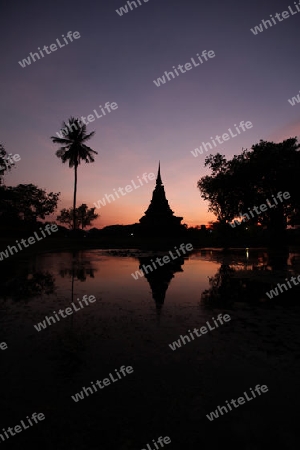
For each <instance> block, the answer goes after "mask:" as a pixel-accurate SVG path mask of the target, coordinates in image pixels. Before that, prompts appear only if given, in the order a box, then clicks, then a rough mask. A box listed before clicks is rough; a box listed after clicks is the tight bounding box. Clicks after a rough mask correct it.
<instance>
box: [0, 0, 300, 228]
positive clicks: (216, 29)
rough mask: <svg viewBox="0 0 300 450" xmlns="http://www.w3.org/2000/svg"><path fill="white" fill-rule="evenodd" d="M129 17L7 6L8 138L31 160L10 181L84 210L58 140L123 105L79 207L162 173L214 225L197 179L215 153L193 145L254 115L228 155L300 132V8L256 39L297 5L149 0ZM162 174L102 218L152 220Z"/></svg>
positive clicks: (178, 202)
mask: <svg viewBox="0 0 300 450" xmlns="http://www.w3.org/2000/svg"><path fill="white" fill-rule="evenodd" d="M140 1H141V3H142V6H139V7H138V8H136V9H134V10H132V11H130V12H128V13H127V14H124V15H123V16H119V15H118V14H117V13H116V11H115V10H116V9H117V8H120V7H121V6H123V5H124V4H125V0H110V1H109V2H95V1H91V0H87V1H85V2H79V1H60V2H53V1H51V2H50V1H48V0H44V1H43V2H42V3H41V2H37V1H35V0H33V1H31V2H24V3H23V2H7V1H4V2H3V3H4V4H5V6H4V7H3V6H2V25H1V29H2V37H1V41H0V50H1V55H2V64H1V80H2V83H1V87H0V90H1V91H0V92H1V99H2V105H1V106H2V108H1V121H0V131H1V132H0V142H1V143H2V144H3V145H4V147H5V148H6V150H7V152H8V153H13V154H14V153H18V154H20V156H21V161H20V162H18V163H16V167H15V168H14V169H13V170H12V172H11V173H10V174H8V175H7V176H6V177H5V183H6V184H7V185H16V184H18V183H33V184H36V185H37V186H39V187H41V188H45V189H46V190H47V191H54V192H58V191H60V192H61V202H60V203H59V208H58V210H59V209H61V208H63V207H70V206H71V205H72V195H73V180H74V173H73V170H71V169H69V168H68V165H66V164H64V165H63V164H62V163H61V161H60V159H58V158H57V157H56V156H55V151H56V149H57V148H58V147H57V146H56V145H54V144H52V141H51V139H50V136H52V135H55V133H56V132H57V131H59V130H60V128H61V125H62V121H63V120H67V119H68V118H69V117H70V116H71V115H73V116H77V117H81V116H87V115H89V114H92V113H93V110H94V109H96V110H97V112H98V113H100V108H99V105H100V104H101V105H102V106H103V105H104V104H105V103H106V102H116V103H117V104H118V109H116V110H115V111H112V112H111V113H109V114H107V115H106V116H104V117H102V118H100V119H96V120H95V121H94V122H93V123H90V124H88V126H87V129H88V131H93V130H95V131H96V135H95V137H94V138H93V139H92V140H91V141H90V146H91V147H92V148H93V149H94V150H96V151H98V156H96V161H95V163H94V164H90V165H86V164H82V165H81V166H80V167H79V180H78V205H79V204H81V203H87V204H88V205H89V206H90V207H92V206H93V203H94V202H97V200H98V199H101V198H103V197H104V196H105V194H110V193H113V189H118V188H119V187H123V188H124V187H125V186H126V185H128V184H130V181H131V180H132V179H133V180H137V176H139V177H141V176H142V175H143V173H144V172H147V173H150V172H154V173H155V175H156V173H157V166H158V160H159V159H160V161H161V173H162V180H163V183H164V185H165V190H166V194H167V198H168V200H169V203H170V206H171V208H172V209H173V210H174V212H175V214H176V215H178V216H183V217H184V220H183V222H185V223H187V224H189V225H191V226H195V225H200V224H205V223H207V222H208V221H209V220H214V216H213V215H212V214H209V213H207V207H208V204H207V203H206V202H203V201H202V200H201V198H200V193H199V191H198V190H197V187H196V184H197V180H199V178H200V177H201V176H203V175H205V174H207V173H209V172H208V170H207V169H205V168H204V159H205V154H204V155H201V156H198V157H197V158H195V157H194V156H192V154H191V150H194V149H195V148H196V147H199V146H200V144H201V142H202V141H206V142H207V141H210V137H215V136H216V135H217V134H218V135H222V134H223V133H225V132H226V131H227V130H228V128H232V129H234V124H239V123H240V122H241V121H245V122H246V121H251V122H252V124H253V128H252V129H250V130H247V131H246V132H242V133H241V134H240V135H239V136H237V137H235V138H232V139H230V140H229V141H227V142H225V143H224V144H223V145H218V147H217V148H215V149H214V150H212V151H211V153H216V152H220V153H222V154H225V155H226V156H227V157H232V156H233V155H234V154H238V153H240V152H241V150H242V148H250V147H251V146H252V145H253V144H255V143H257V142H258V141H259V140H260V139H266V140H274V141H280V140H282V139H284V138H288V137H291V136H297V135H298V134H299V123H300V104H298V105H297V104H296V105H295V106H291V105H290V104H289V103H288V99H289V98H292V97H293V96H296V95H297V94H298V92H299V90H300V78H299V66H300V64H299V50H298V47H299V37H300V36H299V34H300V33H299V30H300V13H297V14H294V15H292V16H291V17H289V18H287V19H285V20H283V21H282V22H280V23H277V24H276V25H274V26H273V27H271V28H269V29H266V30H264V31H263V32H262V33H258V34H257V35H254V34H253V33H252V32H251V31H250V28H254V27H255V26H256V25H259V24H260V22H261V20H262V19H265V20H266V19H268V18H270V14H272V15H273V16H275V14H276V13H277V12H278V13H281V12H283V11H284V10H287V11H288V6H291V7H292V8H293V10H294V11H296V9H295V6H294V2H293V1H292V0H287V1H286V0H280V1H278V0H272V1H271V0H265V1H264V2H261V1H257V0H254V1H251V2H240V1H237V0H236V1H234V0H216V1H214V2H208V3H207V4H206V3H204V2H199V1H197V0H184V1H183V0H182V1H179V0H149V1H148V2H147V3H144V2H143V0H140ZM68 31H72V32H75V31H78V32H79V33H80V35H81V37H80V38H79V39H77V40H74V41H73V42H72V43H69V44H68V45H65V46H64V47H63V48H58V49H57V51H55V52H51V53H50V54H49V55H46V54H45V53H44V54H45V57H44V58H41V59H40V60H37V61H36V62H32V63H31V64H30V65H29V66H26V67H25V68H22V67H21V66H20V64H19V63H18V61H22V60H23V59H24V58H26V57H28V56H29V53H30V52H37V51H38V47H40V48H43V47H44V45H47V46H50V45H51V44H52V43H55V41H56V39H60V42H62V43H63V42H64V41H63V39H62V35H63V34H64V35H66V34H67V32H68ZM203 50H207V51H209V50H213V51H214V52H215V55H216V56H215V58H213V59H209V60H208V61H207V62H205V63H203V64H202V65H200V66H198V67H193V68H192V69H191V70H190V71H188V72H186V73H184V74H180V75H179V76H178V77H176V78H175V79H174V80H171V81H168V82H167V83H166V84H165V85H162V86H160V87H156V86H155V84H154V83H153V80H155V79H157V78H158V77H161V76H162V75H163V73H164V72H165V71H171V70H172V66H174V65H175V66H176V67H177V66H178V64H182V65H184V64H186V63H187V62H191V58H195V59H196V58H197V57H196V55H197V53H200V54H201V53H202V51H203ZM153 188H154V181H152V182H151V183H149V184H144V185H143V186H142V187H141V188H140V189H136V190H133V192H131V193H128V194H127V195H126V196H124V197H122V198H120V199H117V200H116V201H115V202H112V203H110V204H108V205H106V206H104V207H101V209H99V210H97V212H98V213H99V214H100V215H101V217H100V218H99V219H98V220H97V222H96V223H95V225H96V226H98V227H100V228H102V227H103V226H105V225H109V224H129V223H134V222H138V220H139V218H140V217H141V216H142V215H143V213H144V211H145V210H146V209H147V207H148V204H149V202H150V200H151V195H152V190H153Z"/></svg>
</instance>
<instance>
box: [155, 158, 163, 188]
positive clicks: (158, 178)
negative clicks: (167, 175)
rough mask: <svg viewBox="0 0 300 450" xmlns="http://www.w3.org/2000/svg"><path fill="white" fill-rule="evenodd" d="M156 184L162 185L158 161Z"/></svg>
mask: <svg viewBox="0 0 300 450" xmlns="http://www.w3.org/2000/svg"><path fill="white" fill-rule="evenodd" d="M156 184H162V181H161V176H160V161H159V163H158V172H157V178H156Z"/></svg>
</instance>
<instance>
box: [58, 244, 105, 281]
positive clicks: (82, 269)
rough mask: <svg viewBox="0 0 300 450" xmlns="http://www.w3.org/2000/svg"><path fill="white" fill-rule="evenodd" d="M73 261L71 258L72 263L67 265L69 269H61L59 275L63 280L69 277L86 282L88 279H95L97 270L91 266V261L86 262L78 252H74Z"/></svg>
mask: <svg viewBox="0 0 300 450" xmlns="http://www.w3.org/2000/svg"><path fill="white" fill-rule="evenodd" d="M71 255H72V259H71V258H70V262H69V263H68V264H67V266H68V267H66V268H65V267H62V268H60V269H59V275H60V276H61V277H62V278H65V277H69V278H72V279H73V281H74V278H76V279H77V280H79V281H86V279H87V277H90V278H94V273H95V272H96V271H97V269H94V268H93V267H92V266H91V263H90V261H86V260H85V259H83V258H82V256H81V253H80V252H77V251H73V252H72V254H70V256H71Z"/></svg>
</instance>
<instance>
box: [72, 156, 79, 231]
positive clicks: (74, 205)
mask: <svg viewBox="0 0 300 450" xmlns="http://www.w3.org/2000/svg"><path fill="white" fill-rule="evenodd" d="M77 167H78V165H77V164H75V166H74V171H75V179H74V198H73V230H74V231H75V229H76V193H77Z"/></svg>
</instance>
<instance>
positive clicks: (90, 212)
mask: <svg viewBox="0 0 300 450" xmlns="http://www.w3.org/2000/svg"><path fill="white" fill-rule="evenodd" d="M95 209H96V208H88V206H87V205H86V204H85V203H83V204H82V205H80V206H79V207H78V208H76V210H75V220H76V229H78V228H80V227H81V229H82V230H83V229H84V228H86V227H88V226H90V225H91V223H92V222H93V221H94V220H95V219H97V218H98V217H99V215H98V214H95ZM73 218H74V214H73V208H69V209H66V208H64V209H62V210H61V211H60V215H59V216H57V220H58V222H60V223H64V224H67V225H68V226H69V228H72V226H73Z"/></svg>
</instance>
